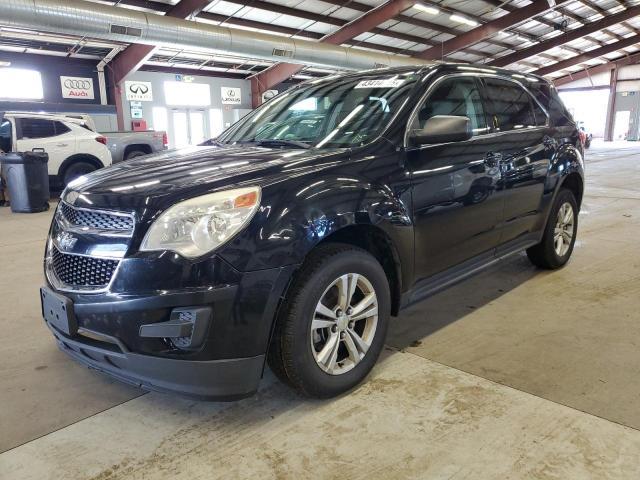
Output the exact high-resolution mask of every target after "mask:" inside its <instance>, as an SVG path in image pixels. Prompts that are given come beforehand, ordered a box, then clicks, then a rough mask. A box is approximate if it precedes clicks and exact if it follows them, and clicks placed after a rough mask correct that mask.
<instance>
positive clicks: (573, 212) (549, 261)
mask: <svg viewBox="0 0 640 480" xmlns="http://www.w3.org/2000/svg"><path fill="white" fill-rule="evenodd" d="M577 233H578V204H577V202H576V199H575V197H574V195H573V193H572V192H571V190H567V189H562V190H560V192H559V193H558V196H557V197H556V200H555V202H554V204H553V207H552V209H551V214H550V215H549V220H547V226H546V228H545V232H544V236H543V237H542V241H541V242H540V243H539V244H538V245H535V246H533V247H531V248H529V249H528V250H527V256H528V257H529V259H530V260H531V262H532V263H533V264H534V265H537V266H538V267H541V268H546V269H555V268H560V267H562V266H563V265H564V264H565V263H567V262H568V261H569V258H571V253H572V252H573V247H574V245H575V242H576V235H577Z"/></svg>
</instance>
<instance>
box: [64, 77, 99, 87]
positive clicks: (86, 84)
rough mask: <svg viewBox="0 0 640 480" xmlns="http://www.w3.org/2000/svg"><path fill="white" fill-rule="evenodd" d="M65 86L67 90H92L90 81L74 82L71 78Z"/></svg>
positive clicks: (65, 82) (66, 81)
mask: <svg viewBox="0 0 640 480" xmlns="http://www.w3.org/2000/svg"><path fill="white" fill-rule="evenodd" d="M64 86H65V88H69V89H71V88H77V89H81V90H89V89H90V88H91V86H92V85H91V82H89V81H88V80H72V79H70V78H67V79H66V80H65V81H64Z"/></svg>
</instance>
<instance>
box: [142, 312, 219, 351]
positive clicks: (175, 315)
mask: <svg viewBox="0 0 640 480" xmlns="http://www.w3.org/2000/svg"><path fill="white" fill-rule="evenodd" d="M211 316H212V315H211V308H210V307H179V308H174V309H173V310H172V311H171V317H170V319H169V320H168V321H166V322H160V323H150V324H147V325H141V326H140V331H139V334H140V336H141V337H145V338H164V339H166V340H167V341H169V342H170V343H171V344H172V345H173V346H174V347H176V348H179V349H180V350H194V349H196V348H198V347H200V346H201V345H202V344H203V343H204V339H205V335H206V334H207V330H208V328H209V323H210V322H211Z"/></svg>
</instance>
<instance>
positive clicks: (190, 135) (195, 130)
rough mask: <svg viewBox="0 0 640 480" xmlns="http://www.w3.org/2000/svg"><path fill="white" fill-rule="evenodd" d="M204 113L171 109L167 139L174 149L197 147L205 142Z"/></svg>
mask: <svg viewBox="0 0 640 480" xmlns="http://www.w3.org/2000/svg"><path fill="white" fill-rule="evenodd" d="M205 121H206V119H205V111H204V110H199V109H198V110H194V109H172V110H171V126H172V128H171V129H170V135H169V139H170V141H171V145H172V146H173V147H174V148H182V147H188V146H193V145H198V144H200V143H202V142H204V141H205V140H206V137H205V132H206V131H207V130H206V125H205Z"/></svg>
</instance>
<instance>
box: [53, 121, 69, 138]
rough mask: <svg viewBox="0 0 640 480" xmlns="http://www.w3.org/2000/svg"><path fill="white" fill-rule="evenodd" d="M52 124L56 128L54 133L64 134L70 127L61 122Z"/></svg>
mask: <svg viewBox="0 0 640 480" xmlns="http://www.w3.org/2000/svg"><path fill="white" fill-rule="evenodd" d="M53 126H54V128H55V130H56V135H64V134H65V133H67V132H70V131H71V129H70V128H69V127H67V126H66V125H65V124H64V123H62V122H53Z"/></svg>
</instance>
